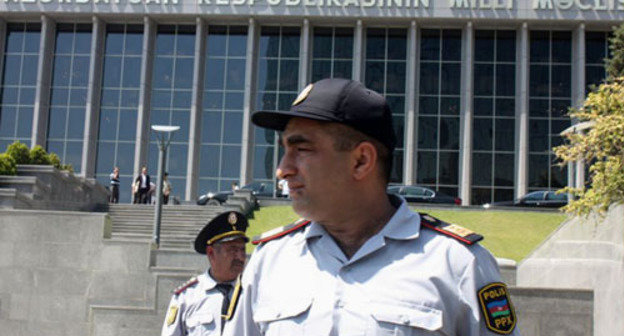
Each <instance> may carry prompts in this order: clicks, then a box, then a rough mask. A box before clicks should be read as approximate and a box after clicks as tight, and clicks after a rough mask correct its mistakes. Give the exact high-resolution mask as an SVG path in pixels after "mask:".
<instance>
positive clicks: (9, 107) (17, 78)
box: [0, 23, 41, 151]
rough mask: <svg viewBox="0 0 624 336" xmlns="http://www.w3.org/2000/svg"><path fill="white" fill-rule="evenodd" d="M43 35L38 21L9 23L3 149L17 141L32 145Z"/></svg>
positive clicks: (2, 88)
mask: <svg viewBox="0 0 624 336" xmlns="http://www.w3.org/2000/svg"><path fill="white" fill-rule="evenodd" d="M40 35H41V27H40V25H39V24H23V23H10V24H7V28H6V35H5V38H6V47H5V50H4V56H3V57H4V71H3V75H2V82H1V83H0V92H2V99H1V100H0V144H2V146H0V151H3V150H4V149H5V148H6V144H9V143H12V142H14V141H20V142H22V143H24V144H26V145H28V146H30V138H31V133H32V118H33V109H34V103H35V95H34V93H35V89H36V85H37V70H38V69H37V60H38V56H39V40H40Z"/></svg>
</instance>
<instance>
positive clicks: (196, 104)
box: [184, 18, 208, 200]
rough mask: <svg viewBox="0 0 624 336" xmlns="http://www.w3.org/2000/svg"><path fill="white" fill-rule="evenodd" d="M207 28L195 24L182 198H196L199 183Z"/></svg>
mask: <svg viewBox="0 0 624 336" xmlns="http://www.w3.org/2000/svg"><path fill="white" fill-rule="evenodd" d="M207 35H208V26H207V25H206V22H205V21H204V20H202V19H201V18H197V19H196V23H195V50H194V53H195V57H194V58H193V92H192V93H191V114H190V116H189V119H190V120H189V139H188V141H189V146H188V165H187V166H186V193H185V195H184V198H185V199H186V200H191V199H195V198H197V184H198V182H199V152H200V148H201V137H202V135H201V132H202V114H203V113H202V107H203V97H204V73H205V68H206V53H205V50H206V39H207Z"/></svg>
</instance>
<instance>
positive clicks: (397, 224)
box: [304, 198, 420, 262]
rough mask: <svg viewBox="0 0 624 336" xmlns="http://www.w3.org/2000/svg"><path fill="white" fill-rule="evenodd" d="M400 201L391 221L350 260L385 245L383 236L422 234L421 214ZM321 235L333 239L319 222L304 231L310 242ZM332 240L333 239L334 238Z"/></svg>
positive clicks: (400, 236) (398, 237)
mask: <svg viewBox="0 0 624 336" xmlns="http://www.w3.org/2000/svg"><path fill="white" fill-rule="evenodd" d="M400 201H401V203H400V206H399V208H398V209H397V210H396V212H395V213H394V215H393V216H392V218H390V221H388V223H386V225H385V226H384V227H383V228H382V229H381V231H379V232H378V233H377V234H375V235H374V236H372V237H370V238H369V239H368V240H367V241H366V243H364V245H362V247H360V249H359V250H358V251H357V252H356V254H355V255H353V257H352V258H351V259H350V260H349V262H355V261H356V260H358V259H361V258H362V257H364V256H365V255H367V254H369V253H371V252H373V251H375V250H377V249H379V248H381V247H382V246H383V245H385V239H383V238H388V239H393V240H410V239H416V238H418V236H419V234H420V216H419V215H418V214H417V213H415V212H413V211H412V210H410V209H409V207H408V205H407V202H406V201H405V200H404V199H402V198H401V199H400ZM319 237H320V238H321V239H323V240H325V239H331V237H330V236H329V233H327V231H326V230H325V228H323V226H322V225H320V224H318V223H317V222H312V223H311V224H310V226H309V227H308V228H307V230H306V231H305V233H304V238H305V241H306V242H307V243H309V242H310V240H311V239H313V238H319ZM331 240H332V241H333V239H331ZM332 245H334V244H332ZM336 247H337V246H336ZM329 248H330V249H329V251H328V252H330V253H331V254H334V256H335V257H338V258H339V259H342V261H343V262H347V260H345V259H344V254H343V253H338V251H337V250H336V249H335V248H333V246H329ZM332 250H333V253H332Z"/></svg>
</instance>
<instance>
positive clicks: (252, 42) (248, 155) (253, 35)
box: [240, 19, 259, 185]
mask: <svg viewBox="0 0 624 336" xmlns="http://www.w3.org/2000/svg"><path fill="white" fill-rule="evenodd" d="M258 35H259V29H258V27H257V24H256V21H255V20H254V19H249V25H248V29H247V55H246V57H245V96H244V98H243V99H244V102H243V126H242V127H243V133H242V147H241V165H240V182H241V185H245V184H247V183H249V182H251V181H252V179H253V167H252V166H253V155H254V153H253V139H254V129H253V125H252V124H251V109H252V108H253V106H254V105H253V102H254V100H255V92H256V74H255V71H254V70H255V64H256V63H255V59H256V56H257V50H256V49H257V43H258V42H257V41H258Z"/></svg>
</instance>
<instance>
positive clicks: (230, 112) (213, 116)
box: [199, 26, 247, 191]
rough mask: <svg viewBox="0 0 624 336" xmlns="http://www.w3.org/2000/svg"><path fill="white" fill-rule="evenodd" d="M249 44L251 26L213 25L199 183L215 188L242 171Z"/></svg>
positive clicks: (224, 185)
mask: <svg viewBox="0 0 624 336" xmlns="http://www.w3.org/2000/svg"><path fill="white" fill-rule="evenodd" d="M246 48H247V27H244V26H210V27H209V29H208V36H207V43H206V50H205V53H206V68H205V74H204V78H205V85H204V112H203V116H202V122H203V125H202V131H201V132H202V141H201V150H200V157H199V160H200V161H199V162H200V175H199V183H200V185H210V187H211V188H213V189H211V191H219V190H226V189H228V188H229V187H230V184H231V181H232V179H238V176H239V173H240V162H241V157H240V156H241V150H240V149H241V144H242V124H243V101H244V94H245V91H244V89H245V56H246ZM204 166H205V167H204ZM208 181H210V183H208Z"/></svg>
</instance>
